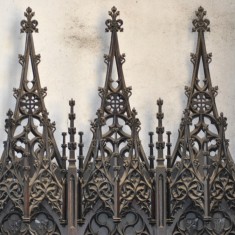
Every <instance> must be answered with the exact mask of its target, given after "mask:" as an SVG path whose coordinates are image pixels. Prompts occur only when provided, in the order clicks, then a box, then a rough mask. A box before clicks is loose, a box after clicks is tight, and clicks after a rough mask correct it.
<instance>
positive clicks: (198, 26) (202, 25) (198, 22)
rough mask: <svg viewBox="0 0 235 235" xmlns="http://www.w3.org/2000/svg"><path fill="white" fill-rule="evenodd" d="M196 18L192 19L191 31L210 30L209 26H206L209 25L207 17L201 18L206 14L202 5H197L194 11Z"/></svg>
mask: <svg viewBox="0 0 235 235" xmlns="http://www.w3.org/2000/svg"><path fill="white" fill-rule="evenodd" d="M195 14H196V16H197V19H194V20H193V21H192V23H193V26H194V27H193V28H192V31H193V32H196V31H197V32H200V31H201V32H205V31H207V32H210V27H208V26H209V25H210V21H209V20H208V19H203V18H204V16H205V15H206V11H204V8H203V7H201V6H200V7H199V8H198V11H196V12H195Z"/></svg>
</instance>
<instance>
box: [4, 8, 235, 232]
mask: <svg viewBox="0 0 235 235" xmlns="http://www.w3.org/2000/svg"><path fill="white" fill-rule="evenodd" d="M205 15H206V12H205V11H204V9H203V8H202V7H199V9H198V11H196V19H194V20H193V32H197V34H198V40H197V48H196V52H195V54H194V53H191V62H192V64H193V75H192V83H191V86H190V87H186V88H185V93H186V96H187V97H188V102H187V106H186V109H185V110H184V113H183V117H182V120H181V124H180V129H179V136H178V140H177V142H176V145H175V147H174V151H173V153H171V140H170V135H171V133H170V132H166V134H167V142H166V144H165V142H164V132H165V128H164V127H163V118H164V114H163V100H162V99H159V100H158V101H157V105H158V113H157V119H158V126H157V128H156V133H157V142H156V149H157V157H156V162H155V156H154V136H153V132H150V133H149V135H150V144H149V148H150V154H149V158H148V159H149V161H148V159H147V157H146V155H145V152H144V149H143V147H142V145H141V141H140V139H139V131H140V121H139V119H138V118H137V112H136V110H135V109H131V106H130V103H129V98H130V96H131V87H127V86H126V83H125V80H124V74H123V69H122V65H123V63H124V62H125V54H121V53H120V49H119V42H118V33H119V32H122V31H123V21H122V20H121V19H119V11H118V10H117V9H116V8H115V7H113V8H112V9H111V11H110V12H109V16H110V19H108V20H106V22H105V24H106V29H105V31H106V32H110V33H111V42H110V50H109V54H108V55H104V62H105V63H106V64H107V73H106V80H105V85H104V87H103V88H99V89H98V91H99V96H100V97H101V105H100V108H99V109H98V110H97V113H96V118H95V120H94V121H93V122H92V123H91V131H92V134H93V138H92V141H91V144H90V147H89V150H88V152H87V154H86V157H84V153H83V147H84V143H83V133H82V132H78V143H77V142H76V134H77V132H76V127H75V118H76V115H75V113H74V106H75V101H74V100H70V101H69V106H70V113H69V115H68V118H69V120H70V124H69V128H68V135H69V142H68V143H67V141H66V135H67V133H65V132H63V133H62V137H63V141H62V145H61V147H62V154H60V152H59V150H58V148H57V145H56V142H55V139H54V136H53V133H54V131H55V124H54V123H51V121H50V119H49V117H48V112H47V110H46V107H45V104H44V97H45V96H46V91H47V90H46V88H41V85H40V79H39V73H38V64H39V62H40V55H36V54H35V49H34V42H33V33H37V32H38V28H37V26H38V22H37V21H36V20H34V19H33V17H34V12H33V11H32V10H31V8H27V9H26V12H25V17H26V20H23V21H22V22H21V27H22V28H21V33H26V44H25V52H24V55H19V63H20V64H21V65H22V75H21V81H20V86H19V88H18V89H14V97H15V98H16V106H15V111H14V112H13V111H11V110H9V111H8V112H7V119H6V123H5V130H6V132H7V140H6V141H5V144H4V151H3V154H2V157H1V160H0V234H13V235H18V234H25V235H26V234H35V235H36V234H39V235H46V234H70V235H75V234H79V235H83V234H85V235H93V234H102V235H111V234H115V235H124V234H125V235H126V234H128V235H129V234H133V235H140V234H145V235H153V234H156V235H163V234H166V235H172V234H173V235H189V234H190V235H215V234H216V235H230V234H235V224H234V223H235V220H234V218H235V212H234V209H235V208H234V207H235V172H234V162H233V160H232V157H231V155H230V152H229V149H228V140H227V139H226V138H225V131H226V128H227V122H226V121H227V120H226V118H225V117H224V115H223V113H221V114H218V111H217V108H216V104H215V97H216V95H217V93H218V87H213V86H212V82H211V77H210V71H209V63H210V62H211V61H212V54H211V53H207V51H206V46H205V38H204V33H205V32H207V31H210V28H209V25H210V21H209V20H208V19H205ZM201 68H202V69H203V72H204V73H203V74H204V75H203V77H200V76H201V73H200V72H199V71H200V69H201ZM30 69H32V77H30V75H29V74H30V73H29V71H30ZM165 146H166V155H164V154H165V153H164V149H165ZM77 147H78V157H77V158H76V151H77ZM67 148H68V150H69V153H68V155H67ZM84 159H85V160H84ZM165 161H166V165H165ZM77 163H78V164H77Z"/></svg>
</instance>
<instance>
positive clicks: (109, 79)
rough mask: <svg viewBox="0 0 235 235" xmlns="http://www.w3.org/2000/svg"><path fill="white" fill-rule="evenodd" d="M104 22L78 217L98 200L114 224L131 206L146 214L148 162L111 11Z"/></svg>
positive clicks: (114, 12) (119, 24)
mask: <svg viewBox="0 0 235 235" xmlns="http://www.w3.org/2000/svg"><path fill="white" fill-rule="evenodd" d="M109 15H110V16H111V19H108V20H106V22H105V23H106V26H107V28H106V32H111V43H110V50H109V54H108V55H105V56H104V58H105V63H106V64H107V74H106V81H105V86H104V88H99V96H100V97H101V106H100V108H99V109H98V111H97V118H96V119H95V120H94V122H92V124H91V130H92V132H93V139H92V142H91V145H90V148H89V151H88V154H87V156H86V159H85V162H84V179H85V183H84V187H83V190H84V213H85V214H87V213H88V212H89V211H90V210H91V208H93V207H94V205H95V204H96V203H97V202H98V201H101V202H102V204H103V205H104V207H105V208H106V209H107V210H109V211H111V214H113V219H114V220H117V221H119V220H120V217H121V214H123V213H125V211H127V210H128V209H130V208H131V205H132V203H133V202H134V201H136V202H137V204H138V205H139V206H140V208H141V209H142V210H143V211H144V212H145V213H146V214H147V215H149V213H150V189H151V186H150V183H149V173H148V171H149V163H148V161H147V158H146V156H145V153H144V151H143V148H142V145H141V141H140V139H139V131H140V121H139V119H138V118H137V117H136V115H137V112H136V111H135V109H131V107H130V103H129V97H130V96H131V87H127V86H126V84H125V80H124V74H123V69H122V65H123V63H124V62H125V54H121V53H120V50H119V42H118V32H119V31H120V32H122V31H123V28H122V25H123V21H122V20H121V19H117V17H118V15H119V11H117V9H116V8H115V7H113V8H112V9H111V11H110V12H109Z"/></svg>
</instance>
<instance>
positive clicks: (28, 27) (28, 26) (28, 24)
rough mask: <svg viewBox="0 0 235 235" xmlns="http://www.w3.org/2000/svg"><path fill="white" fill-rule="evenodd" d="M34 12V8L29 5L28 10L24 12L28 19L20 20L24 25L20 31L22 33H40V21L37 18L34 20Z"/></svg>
mask: <svg viewBox="0 0 235 235" xmlns="http://www.w3.org/2000/svg"><path fill="white" fill-rule="evenodd" d="M34 14H35V13H34V12H32V9H31V8H30V7H28V8H27V9H26V12H25V13H24V16H25V17H26V19H27V20H22V21H21V22H20V25H21V26H22V28H21V30H20V32H21V33H33V32H35V33H38V28H37V26H38V22H37V20H32V18H33V16H34Z"/></svg>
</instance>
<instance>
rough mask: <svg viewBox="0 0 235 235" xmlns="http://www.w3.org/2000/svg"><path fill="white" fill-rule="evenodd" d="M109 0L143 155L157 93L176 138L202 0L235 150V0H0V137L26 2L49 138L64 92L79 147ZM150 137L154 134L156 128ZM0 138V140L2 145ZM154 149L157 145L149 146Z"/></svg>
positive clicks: (101, 70) (60, 125)
mask: <svg viewBox="0 0 235 235" xmlns="http://www.w3.org/2000/svg"><path fill="white" fill-rule="evenodd" d="M113 5H115V6H116V7H117V8H118V10H120V13H121V16H120V18H121V19H123V20H124V32H123V33H119V43H120V49H121V52H122V53H126V63H125V64H124V66H123V69H124V75H125V80H126V84H127V86H132V88H133V94H132V96H131V98H130V103H131V106H132V107H135V108H136V110H137V112H138V117H139V119H140V121H141V122H142V130H141V132H140V138H141V139H142V143H143V147H144V149H145V150H146V154H147V155H148V154H149V153H148V132H149V131H155V127H156V125H157V120H156V115H155V114H156V112H157V106H156V100H157V99H158V98H159V97H161V98H163V99H164V106H163V110H164V113H165V118H164V126H165V130H170V131H171V132H172V133H173V136H172V141H173V144H174V143H175V141H176V138H177V134H178V128H179V124H180V120H181V116H182V112H183V110H184V108H185V106H186V101H187V99H186V96H185V95H184V86H185V85H188V86H189V85H190V82H191V74H192V68H193V67H192V64H191V62H190V56H189V55H190V52H194V51H195V46H196V39H197V35H196V34H195V33H192V32H191V28H192V24H191V22H192V19H193V18H194V17H195V14H194V11H195V10H197V9H198V7H199V6H200V5H202V6H203V7H204V8H205V9H206V10H207V17H208V18H209V19H210V21H211V32H210V33H206V45H207V51H208V53H209V52H212V53H213V60H212V63H211V64H210V71H211V77H212V84H213V86H215V85H218V86H219V94H218V96H217V98H216V102H217V108H218V111H219V112H222V111H223V112H224V115H225V116H226V117H227V118H228V124H229V125H228V130H227V133H226V137H227V138H229V139H230V150H231V153H232V155H233V157H235V138H234V136H235V121H234V118H235V104H234V101H235V1H234V0H224V1H221V0H203V1H202V0H201V1H200V0H190V1H188V0H177V1H175V0H149V1H143V0H126V1H121V0H116V1H110V0H99V1H98V0H97V1H95V0H86V1H85V0H80V1H77V0H70V1H62V0H49V1H48V0H47V1H46V0H40V1H38V0H30V1H29V0H24V1H16V0H1V3H0V6H1V9H0V29H1V37H0V51H1V53H0V97H1V98H0V111H1V115H0V142H2V141H4V140H5V139H6V134H5V131H4V120H5V118H6V115H5V113H6V112H7V111H8V109H9V108H11V109H12V110H14V107H15V99H14V97H13V94H12V89H13V87H16V88H18V86H19V82H20V76H21V65H20V64H18V54H23V53H24V43H25V34H20V21H21V20H22V19H23V18H24V17H23V13H24V11H25V9H26V8H27V7H28V6H30V7H31V8H32V9H33V10H34V11H35V13H36V14H35V19H37V20H38V22H39V26H38V28H39V34H34V41H35V49H36V53H40V54H41V59H42V61H41V63H40V64H39V73H40V78H41V85H42V87H44V86H47V88H48V95H47V97H46V98H45V103H46V107H47V109H48V111H49V117H50V118H51V120H52V121H55V122H56V127H57V130H56V133H55V138H56V140H57V144H58V145H59V146H60V144H61V140H62V138H61V135H60V133H61V132H62V131H67V128H68V118H67V117H68V116H67V115H68V112H69V106H68V101H69V99H71V98H73V99H75V100H76V106H75V111H76V114H77V119H76V127H77V131H84V132H85V138H84V141H85V153H86V150H87V148H88V147H89V144H90V140H91V137H92V136H91V132H90V130H89V128H90V124H89V122H90V121H91V120H93V119H94V117H95V113H96V109H97V108H98V107H99V105H100V99H99V97H98V92H97V88H98V87H99V86H103V85H104V81H105V73H106V65H105V64H104V62H103V54H104V53H108V49H109V42H110V33H105V32H104V29H105V25H104V22H105V20H106V19H107V18H108V14H107V12H108V10H110V8H111V7H112V6H113ZM155 141H156V135H155ZM2 150H3V145H0V151H2ZM155 154H156V152H155Z"/></svg>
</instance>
